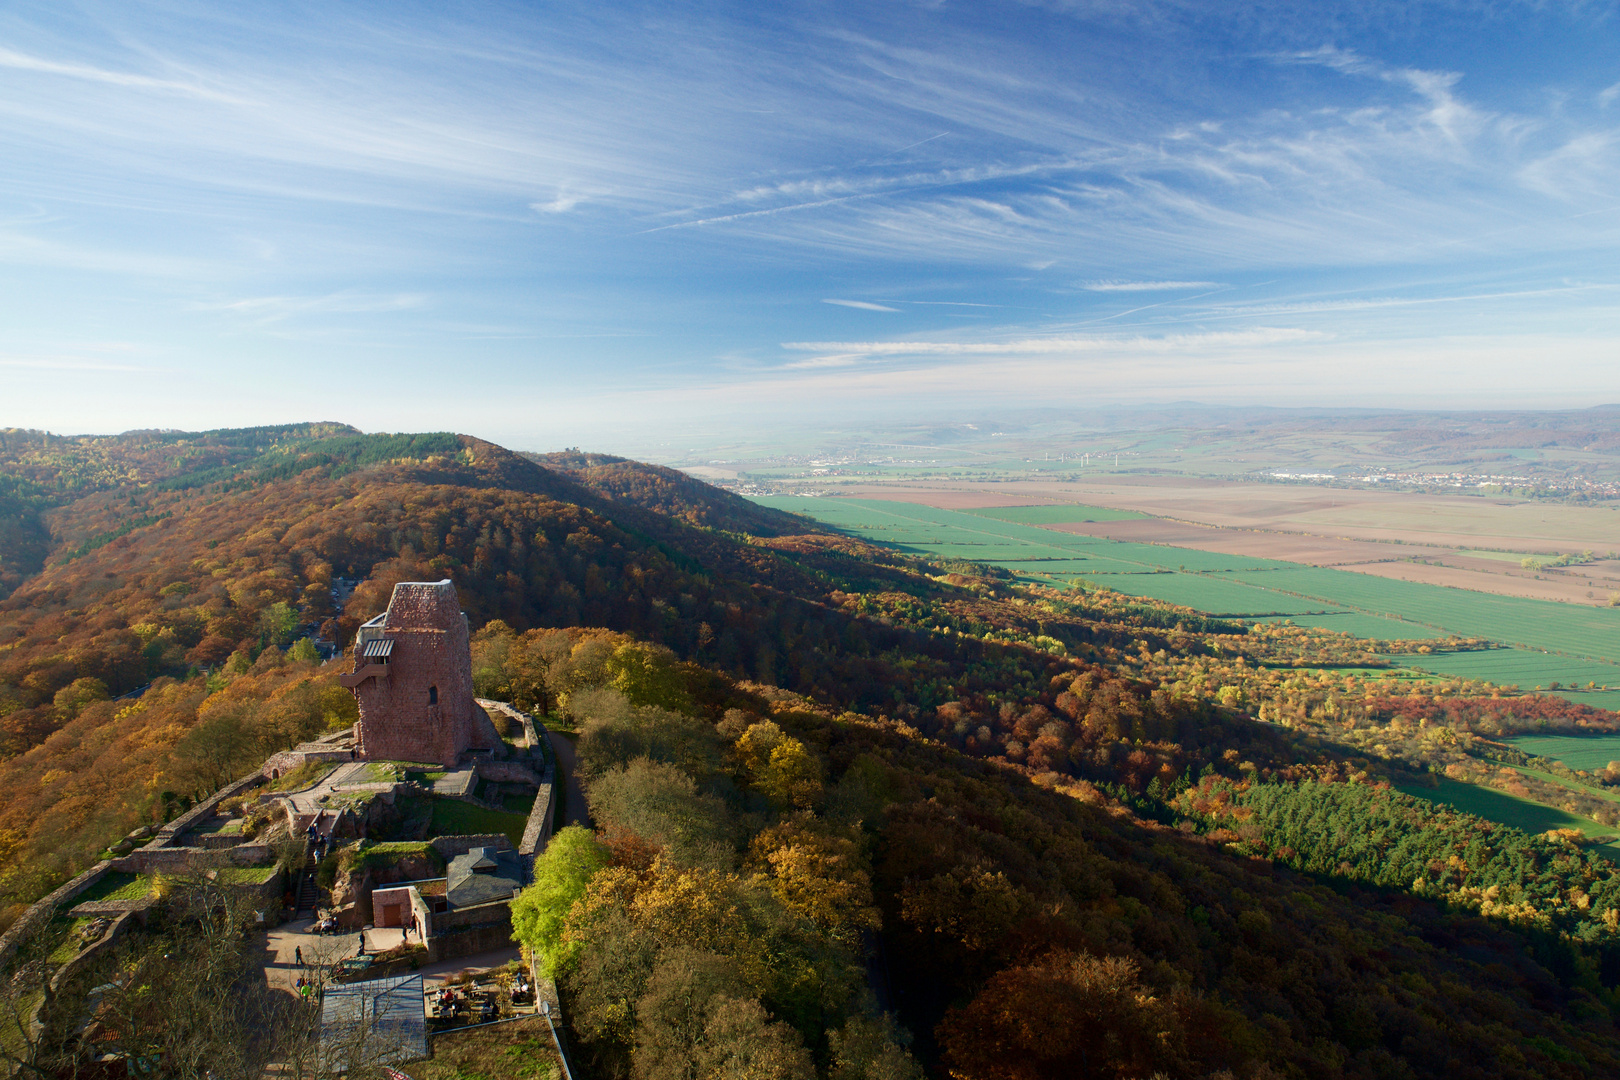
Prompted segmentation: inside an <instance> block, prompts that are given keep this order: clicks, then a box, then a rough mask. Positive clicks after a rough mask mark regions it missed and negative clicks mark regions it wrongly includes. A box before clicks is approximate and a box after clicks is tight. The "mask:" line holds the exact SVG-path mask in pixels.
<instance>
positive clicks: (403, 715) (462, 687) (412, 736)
mask: <svg viewBox="0 0 1620 1080" xmlns="http://www.w3.org/2000/svg"><path fill="white" fill-rule="evenodd" d="M383 634H384V636H386V637H388V638H392V639H393V642H394V646H393V654H392V655H391V656H390V657H389V658H388V664H387V667H388V674H387V675H386V676H383V677H380V678H373V679H367V680H365V681H364V682H362V683H361V684H360V685H359V686H357V687H355V690H354V692H355V696H356V697H357V698H358V699H359V701H360V723H359V725H358V742H359V756H360V757H361V758H364V759H369V760H373V761H423V762H438V763H440V764H443V765H455V764H456V762H457V761H458V760H459V759H460V757H461V755H462V753H463V752H465V751H466V750H468V749H471V748H478V749H486V750H491V749H495V748H496V747H495V745H494V744H492V743H491V740H490V735H491V734H492V733H493V730H494V729H493V727H492V726H491V725H490V723H489V718H488V717H487V716H485V715H484V714H483V711H482V710H481V709H479V707H478V706H477V705H476V704H474V703H473V687H472V652H471V649H470V647H469V644H468V638H467V620H466V617H465V616H463V615H462V613H461V605H460V601H459V600H458V599H457V597H456V587H455V586H454V585H453V584H451V582H450V581H449V580H448V579H446V580H444V581H438V582H415V581H403V582H400V583H399V584H398V585H395V586H394V593H393V596H392V597H390V598H389V601H388V620H387V625H386V626H385V628H384V630H383ZM356 663H357V664H358V663H360V661H358V660H357V661H356ZM435 691H436V692H435ZM434 698H436V699H437V700H436V701H435V700H434Z"/></svg>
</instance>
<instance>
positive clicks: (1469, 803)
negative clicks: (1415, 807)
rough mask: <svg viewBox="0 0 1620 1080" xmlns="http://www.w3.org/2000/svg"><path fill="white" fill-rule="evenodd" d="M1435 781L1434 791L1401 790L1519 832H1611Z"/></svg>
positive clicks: (1488, 792) (1489, 792)
mask: <svg viewBox="0 0 1620 1080" xmlns="http://www.w3.org/2000/svg"><path fill="white" fill-rule="evenodd" d="M1439 779H1440V786H1439V787H1438V788H1426V787H1418V786H1417V785H1403V786H1402V787H1401V790H1402V791H1404V792H1406V794H1408V795H1413V796H1416V797H1417V798H1419V799H1428V800H1429V801H1430V802H1437V803H1445V804H1446V805H1447V806H1450V807H1454V808H1456V809H1458V810H1462V811H1464V812H1465V813H1469V814H1477V815H1478V816H1480V817H1482V818H1485V819H1487V820H1489V821H1495V822H1499V823H1501V824H1503V825H1511V826H1513V827H1514V828H1515V829H1523V830H1524V831H1525V832H1527V833H1544V832H1546V831H1547V830H1548V829H1579V830H1580V831H1581V832H1582V833H1586V832H1588V831H1589V830H1590V831H1591V832H1595V833H1597V834H1599V835H1612V834H1613V833H1614V829H1613V828H1611V827H1609V826H1606V825H1599V824H1598V823H1597V822H1595V821H1593V820H1591V819H1590V818H1584V817H1579V816H1577V815H1575V814H1571V813H1569V812H1568V811H1565V810H1559V809H1558V808H1557V807H1553V806H1544V805H1542V804H1541V803H1538V802H1532V801H1531V800H1529V799H1521V798H1520V797H1519V796H1517V795H1509V794H1508V793H1507V792H1505V791H1497V790H1496V789H1495V788H1488V787H1481V786H1480V785H1478V784H1465V783H1463V782H1462V781H1460V780H1452V779H1451V778H1450V777H1444V776H1443V777H1440V778H1439Z"/></svg>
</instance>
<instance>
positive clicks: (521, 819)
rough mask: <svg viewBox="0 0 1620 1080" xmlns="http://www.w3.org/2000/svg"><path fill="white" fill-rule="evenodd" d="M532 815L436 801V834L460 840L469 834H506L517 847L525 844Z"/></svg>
mask: <svg viewBox="0 0 1620 1080" xmlns="http://www.w3.org/2000/svg"><path fill="white" fill-rule="evenodd" d="M528 823H529V815H527V814H512V813H505V812H502V811H500V810H486V809H485V808H484V807H482V806H474V805H473V804H472V803H469V802H462V801H461V800H460V799H434V800H433V834H434V835H435V836H461V835H465V834H468V833H505V834H506V835H507V838H508V839H510V840H511V841H512V846H513V847H517V846H518V845H519V844H521V843H522V842H523V829H524V827H525V826H526V825H528Z"/></svg>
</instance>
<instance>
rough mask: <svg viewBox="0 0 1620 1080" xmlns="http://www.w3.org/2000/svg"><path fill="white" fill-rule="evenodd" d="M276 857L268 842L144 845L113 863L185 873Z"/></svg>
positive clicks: (126, 868) (136, 870)
mask: <svg viewBox="0 0 1620 1080" xmlns="http://www.w3.org/2000/svg"><path fill="white" fill-rule="evenodd" d="M274 859H275V852H274V851H272V850H271V849H270V845H268V844H237V845H236V846H235V847H228V848H213V849H211V848H197V847H165V848H152V847H143V848H141V849H139V850H138V851H132V852H130V853H129V854H128V855H124V856H122V857H120V858H117V859H113V860H112V861H111V863H110V865H111V867H112V868H113V869H114V870H118V871H122V872H123V873H126V874H150V873H152V872H154V871H161V872H163V873H166V874H176V873H180V874H185V873H201V872H202V871H204V870H217V869H219V868H220V867H222V866H268V865H270V863H271V862H272V861H274Z"/></svg>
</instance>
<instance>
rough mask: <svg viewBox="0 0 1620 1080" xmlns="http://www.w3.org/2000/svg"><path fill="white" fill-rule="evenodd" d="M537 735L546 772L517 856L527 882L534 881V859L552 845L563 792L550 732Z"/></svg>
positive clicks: (524, 829)
mask: <svg viewBox="0 0 1620 1080" xmlns="http://www.w3.org/2000/svg"><path fill="white" fill-rule="evenodd" d="M538 735H539V737H540V739H541V740H543V741H544V743H545V751H546V753H545V759H546V765H545V769H546V771H545V775H544V776H543V777H541V782H540V790H539V791H538V792H537V793H536V794H535V797H534V805H533V806H532V807H530V808H529V820H528V822H527V824H525V825H524V827H523V841H522V842H521V843H519V844H518V853H519V854H521V855H522V856H523V866H524V870H525V872H526V876H527V877H528V878H530V879H532V878H533V877H534V860H535V856H537V855H539V854H540V853H541V852H542V851H545V850H546V845H547V844H549V843H551V829H552V825H553V824H554V823H555V822H556V820H557V815H556V807H555V804H554V800H556V799H558V798H561V797H562V795H563V792H564V790H565V789H562V788H560V787H559V785H558V784H557V779H558V777H557V770H556V768H555V767H554V765H553V763H554V762H555V761H556V760H557V754H556V752H555V751H553V750H552V749H551V745H550V743H551V732H549V731H547V730H546V729H545V728H540V730H539V732H538Z"/></svg>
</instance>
